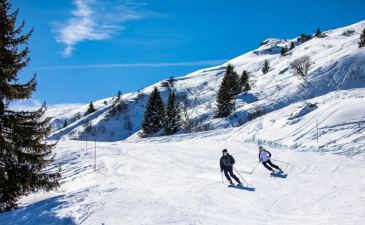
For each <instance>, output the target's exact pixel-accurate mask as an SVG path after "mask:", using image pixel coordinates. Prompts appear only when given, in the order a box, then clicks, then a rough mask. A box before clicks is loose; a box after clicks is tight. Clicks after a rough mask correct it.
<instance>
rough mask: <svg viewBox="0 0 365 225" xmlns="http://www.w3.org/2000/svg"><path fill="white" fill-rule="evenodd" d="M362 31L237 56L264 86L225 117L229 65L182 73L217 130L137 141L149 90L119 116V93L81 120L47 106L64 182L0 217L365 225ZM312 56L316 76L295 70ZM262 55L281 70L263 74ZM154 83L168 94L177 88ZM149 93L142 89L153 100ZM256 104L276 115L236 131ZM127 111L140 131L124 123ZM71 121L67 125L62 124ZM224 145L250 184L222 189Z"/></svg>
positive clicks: (179, 86)
mask: <svg viewBox="0 0 365 225" xmlns="http://www.w3.org/2000/svg"><path fill="white" fill-rule="evenodd" d="M364 27H365V21H363V22H360V23H357V24H355V25H352V26H349V27H345V28H340V29H336V30H332V31H327V32H326V36H325V37H322V38H314V39H312V40H310V41H307V42H305V43H300V42H296V44H297V47H296V48H295V49H294V50H292V51H291V52H292V53H291V52H289V53H288V54H287V55H286V56H280V55H279V54H278V53H279V52H280V49H281V48H282V47H283V46H284V45H289V43H290V42H291V40H287V41H285V40H279V39H268V40H267V43H266V44H265V45H262V46H261V47H260V48H259V49H257V50H255V51H252V52H249V53H247V54H245V55H242V56H240V57H237V58H236V59H233V60H231V61H229V63H231V64H233V65H234V66H235V68H236V70H237V71H238V72H239V73H240V72H241V71H242V70H244V69H245V70H248V71H249V72H251V74H252V76H251V78H250V79H251V82H252V83H254V84H255V87H254V88H253V89H252V90H251V91H249V92H248V93H244V94H241V95H240V96H239V98H238V99H237V102H236V107H237V110H236V113H235V114H234V115H231V116H229V117H227V118H222V119H213V114H214V112H215V110H214V109H213V108H212V107H211V106H214V104H215V99H216V96H217V90H218V88H219V85H220V82H221V79H222V77H223V74H224V72H225V66H226V65H222V66H218V67H214V68H209V69H205V70H200V71H197V72H195V73H192V74H189V75H187V76H185V77H181V78H177V82H176V84H175V87H174V89H175V90H176V91H177V92H178V93H179V95H183V94H184V93H185V94H186V95H187V96H188V97H189V99H191V104H190V109H189V111H188V113H189V116H190V117H191V118H202V119H203V120H204V124H209V125H210V129H207V130H208V131H205V132H199V133H187V134H182V131H180V132H179V133H178V134H176V135H171V136H161V137H154V138H144V139H141V138H139V137H138V135H136V134H133V133H135V132H136V131H138V130H139V129H140V125H139V123H140V121H141V119H142V117H143V111H144V108H143V105H145V102H146V100H147V96H146V97H145V98H144V99H140V100H139V101H138V102H137V101H136V99H137V98H138V93H130V94H126V95H124V100H125V101H124V108H122V109H121V110H119V111H113V112H112V111H111V110H112V106H111V101H112V99H111V98H108V99H103V100H100V101H96V102H95V107H96V109H97V111H96V112H95V113H93V114H91V115H88V116H87V117H83V118H81V119H79V120H76V121H74V122H73V123H71V118H72V117H73V115H75V114H76V113H77V112H81V114H83V112H85V111H86V108H87V106H84V107H81V108H80V107H73V108H64V109H57V110H50V111H48V112H47V115H48V116H51V117H52V124H54V129H55V131H54V132H53V134H52V136H51V139H57V138H60V140H61V141H60V142H59V144H58V145H57V148H56V149H55V152H56V153H57V156H56V163H55V164H53V165H52V166H51V167H50V168H48V169H49V170H51V171H52V170H56V169H57V168H58V165H61V166H62V176H63V178H62V180H61V181H60V183H61V188H60V189H59V190H58V191H51V192H49V193H46V194H44V193H39V194H31V195H29V196H28V197H24V198H22V199H21V203H23V204H22V206H23V207H22V208H20V209H18V210H14V211H11V212H7V213H2V214H0V221H1V222H2V223H4V224H15V225H17V224H19V225H20V224H22V225H23V224H98V225H100V224H104V225H109V224H364V222H363V218H364V217H365V208H364V203H363V202H364V199H365V192H364V186H365V180H364V179H362V177H363V176H364V175H365V167H364V165H363V162H364V159H365V153H364V152H365V151H364V150H365V104H364V103H365V85H364V84H365V83H364V76H365V68H364V64H365V55H364V54H365V52H364V49H358V48H357V40H358V37H359V32H360V30H362V29H364ZM352 29H353V30H354V32H349V33H348V36H346V35H343V32H345V31H347V30H352ZM276 46H278V47H276ZM290 53H291V54H290ZM305 55H307V56H310V57H311V59H312V61H314V62H315V64H314V65H313V66H312V68H311V69H310V71H309V74H308V75H307V77H306V80H307V82H305V81H303V79H299V77H298V76H295V75H293V74H292V73H290V71H289V70H290V69H289V64H290V62H291V61H293V60H295V59H297V58H299V57H301V56H305ZM265 59H269V60H270V64H271V67H272V69H271V70H270V71H269V73H267V74H266V75H262V73H261V71H260V69H261V67H262V63H263V61H264V60H265ZM308 82H309V86H303V85H302V84H308ZM156 86H158V87H159V88H160V90H161V93H162V96H163V98H164V100H165V101H166V98H167V93H168V88H166V87H162V84H161V83H158V84H156ZM303 87H304V88H303ZM152 88H153V86H151V87H148V88H145V89H144V90H142V93H144V94H145V95H148V94H149V93H150V92H151V91H152ZM104 101H106V104H105V103H104ZM126 104H128V107H125V106H126ZM314 104H315V105H316V106H317V107H312V108H310V109H309V108H308V107H307V106H309V105H312V106H314ZM257 107H261V108H265V109H267V110H270V111H271V112H269V113H267V114H265V115H263V116H261V117H259V118H256V119H254V120H251V121H248V122H245V123H244V124H243V125H242V126H238V125H240V124H239V123H238V120H239V119H241V120H243V121H245V120H246V117H247V112H248V111H250V110H253V109H255V108H257ZM128 116H129V117H128ZM128 118H129V119H130V120H131V121H132V122H133V126H132V129H131V130H130V129H129V130H128V129H125V127H124V121H126V120H128ZM64 119H66V120H67V121H68V123H69V125H68V126H67V127H66V128H63V129H60V130H57V129H56V128H57V126H61V125H62V124H63V120H64ZM87 121H91V123H92V125H93V129H92V131H91V132H90V133H88V139H89V140H90V139H91V140H92V141H93V142H91V143H90V141H89V142H88V149H87V150H86V143H85V141H84V140H85V136H86V133H85V124H87V123H88V122H87ZM317 122H318V126H317ZM103 127H104V128H105V130H104V129H103ZM212 127H213V128H215V130H211V128H212ZM317 127H318V133H317ZM223 128H225V129H223ZM111 132H113V133H114V134H115V136H114V137H113V138H111ZM317 134H318V139H317ZM128 136H130V137H129V138H128V139H125V138H126V137H128ZM72 139H74V140H72ZM94 139H96V140H97V142H95V144H94ZM123 139H125V140H123ZM80 140H82V141H80ZM118 140H119V141H118ZM120 140H123V141H120ZM317 140H318V142H317ZM108 141H113V142H108ZM259 145H263V146H264V147H265V148H266V149H267V150H269V151H270V152H271V153H272V161H273V162H274V163H275V164H277V165H279V166H280V167H281V168H282V169H283V170H284V172H285V173H286V175H283V176H276V177H271V176H270V175H269V171H268V170H266V169H265V168H264V167H263V166H262V165H258V167H257V168H256V170H255V171H254V173H251V171H252V169H253V168H254V167H255V166H256V165H257V163H258V146H259ZM95 146H96V147H95ZM225 148H226V149H228V151H229V152H230V153H231V154H232V155H233V156H234V158H235V160H236V164H235V169H237V171H234V172H235V173H236V175H237V172H239V173H240V174H241V175H242V176H243V178H244V179H245V181H247V183H248V187H246V188H243V189H236V188H228V187H227V184H228V182H227V181H226V178H224V182H225V183H224V184H222V175H221V173H220V168H219V158H220V157H221V151H222V150H223V149H225ZM86 151H87V152H88V153H87V154H86ZM95 154H96V159H95V158H94V156H95ZM277 160H279V161H277ZM94 162H96V170H94ZM287 163H288V164H287ZM239 178H240V179H241V177H240V176H239ZM241 180H242V179H241Z"/></svg>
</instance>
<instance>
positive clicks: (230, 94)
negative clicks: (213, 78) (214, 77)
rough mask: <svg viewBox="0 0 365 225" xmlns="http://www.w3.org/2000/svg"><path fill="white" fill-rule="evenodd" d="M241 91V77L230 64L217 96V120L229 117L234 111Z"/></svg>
mask: <svg viewBox="0 0 365 225" xmlns="http://www.w3.org/2000/svg"><path fill="white" fill-rule="evenodd" d="M241 91H242V86H241V85H240V79H239V76H238V74H237V73H236V72H235V71H234V67H233V66H232V65H230V64H228V66H227V69H226V73H225V74H224V77H223V80H222V83H221V86H220V88H219V92H218V96H217V112H216V114H215V117H216V118H222V117H226V116H229V115H230V114H231V113H232V112H233V111H234V106H235V100H236V97H237V95H238V94H239V93H240V92H241Z"/></svg>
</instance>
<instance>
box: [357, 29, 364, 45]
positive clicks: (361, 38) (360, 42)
mask: <svg viewBox="0 0 365 225" xmlns="http://www.w3.org/2000/svg"><path fill="white" fill-rule="evenodd" d="M358 43H359V48H362V47H364V46H365V28H364V30H362V33H361V34H360V41H359V42H358Z"/></svg>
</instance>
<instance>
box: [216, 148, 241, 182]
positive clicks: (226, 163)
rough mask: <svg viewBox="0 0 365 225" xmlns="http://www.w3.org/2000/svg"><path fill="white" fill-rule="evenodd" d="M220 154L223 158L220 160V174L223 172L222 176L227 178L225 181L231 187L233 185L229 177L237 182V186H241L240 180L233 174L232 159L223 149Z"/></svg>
mask: <svg viewBox="0 0 365 225" xmlns="http://www.w3.org/2000/svg"><path fill="white" fill-rule="evenodd" d="M222 153H223V156H222V157H221V160H220V166H221V172H223V171H224V175H225V176H226V177H227V180H228V181H229V183H230V184H231V185H234V184H233V182H232V179H231V177H232V178H233V179H235V180H236V181H237V183H238V185H242V183H241V181H240V179H238V177H236V175H234V174H233V170H232V169H233V168H232V166H233V164H234V163H235V161H234V158H233V157H232V156H231V155H230V154H228V151H227V149H224V150H223V151H222ZM228 173H229V175H228Z"/></svg>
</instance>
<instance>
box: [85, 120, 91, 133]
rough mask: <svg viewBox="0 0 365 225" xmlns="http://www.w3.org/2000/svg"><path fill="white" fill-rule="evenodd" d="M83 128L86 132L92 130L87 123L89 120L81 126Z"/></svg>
mask: <svg viewBox="0 0 365 225" xmlns="http://www.w3.org/2000/svg"><path fill="white" fill-rule="evenodd" d="M83 127H84V129H85V130H86V131H87V132H91V129H92V124H91V121H89V120H87V121H85V123H84V124H83Z"/></svg>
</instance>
